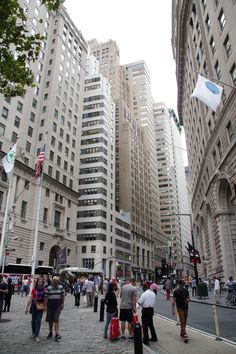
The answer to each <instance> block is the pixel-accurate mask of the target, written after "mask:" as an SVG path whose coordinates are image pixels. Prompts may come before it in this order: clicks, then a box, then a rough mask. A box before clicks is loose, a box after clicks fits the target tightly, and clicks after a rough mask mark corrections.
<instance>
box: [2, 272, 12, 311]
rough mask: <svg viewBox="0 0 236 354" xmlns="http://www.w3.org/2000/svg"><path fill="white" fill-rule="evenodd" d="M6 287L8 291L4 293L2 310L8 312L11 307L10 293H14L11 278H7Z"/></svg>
mask: <svg viewBox="0 0 236 354" xmlns="http://www.w3.org/2000/svg"><path fill="white" fill-rule="evenodd" d="M7 289H8V293H6V294H5V298H4V309H3V312H6V311H7V312H9V311H10V307H11V298H12V294H14V285H13V284H12V279H11V278H8V279H7Z"/></svg>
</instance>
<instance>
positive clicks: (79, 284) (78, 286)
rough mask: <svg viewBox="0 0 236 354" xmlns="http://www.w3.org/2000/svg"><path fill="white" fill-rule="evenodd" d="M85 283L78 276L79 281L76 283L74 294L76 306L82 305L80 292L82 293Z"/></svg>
mask: <svg viewBox="0 0 236 354" xmlns="http://www.w3.org/2000/svg"><path fill="white" fill-rule="evenodd" d="M82 288H83V283H82V282H81V280H80V279H79V278H78V279H77V282H76V283H75V284H74V296H75V307H77V308H79V306H80V294H81V293H82Z"/></svg>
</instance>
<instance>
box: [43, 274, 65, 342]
mask: <svg viewBox="0 0 236 354" xmlns="http://www.w3.org/2000/svg"><path fill="white" fill-rule="evenodd" d="M59 283H60V279H59V277H56V276H54V277H53V279H52V284H51V285H49V286H48V287H47V290H46V293H45V301H44V311H47V316H46V321H47V322H48V324H49V334H48V336H47V339H50V338H52V336H53V333H52V331H53V326H54V331H55V341H56V342H58V341H59V340H60V339H61V335H60V334H59V317H60V314H61V311H62V310H63V308H64V301H65V290H64V288H63V286H62V285H60V284H59Z"/></svg>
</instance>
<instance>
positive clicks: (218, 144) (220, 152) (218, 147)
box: [217, 140, 222, 158]
mask: <svg viewBox="0 0 236 354" xmlns="http://www.w3.org/2000/svg"><path fill="white" fill-rule="evenodd" d="M217 149H218V154H219V156H220V158H221V157H222V146H221V142H220V140H219V141H218V143H217Z"/></svg>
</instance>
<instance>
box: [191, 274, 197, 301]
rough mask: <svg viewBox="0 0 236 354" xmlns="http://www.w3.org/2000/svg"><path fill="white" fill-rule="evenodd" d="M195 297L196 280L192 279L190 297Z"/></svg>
mask: <svg viewBox="0 0 236 354" xmlns="http://www.w3.org/2000/svg"><path fill="white" fill-rule="evenodd" d="M196 295H197V282H196V279H195V278H194V277H193V279H192V297H193V296H196Z"/></svg>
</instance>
